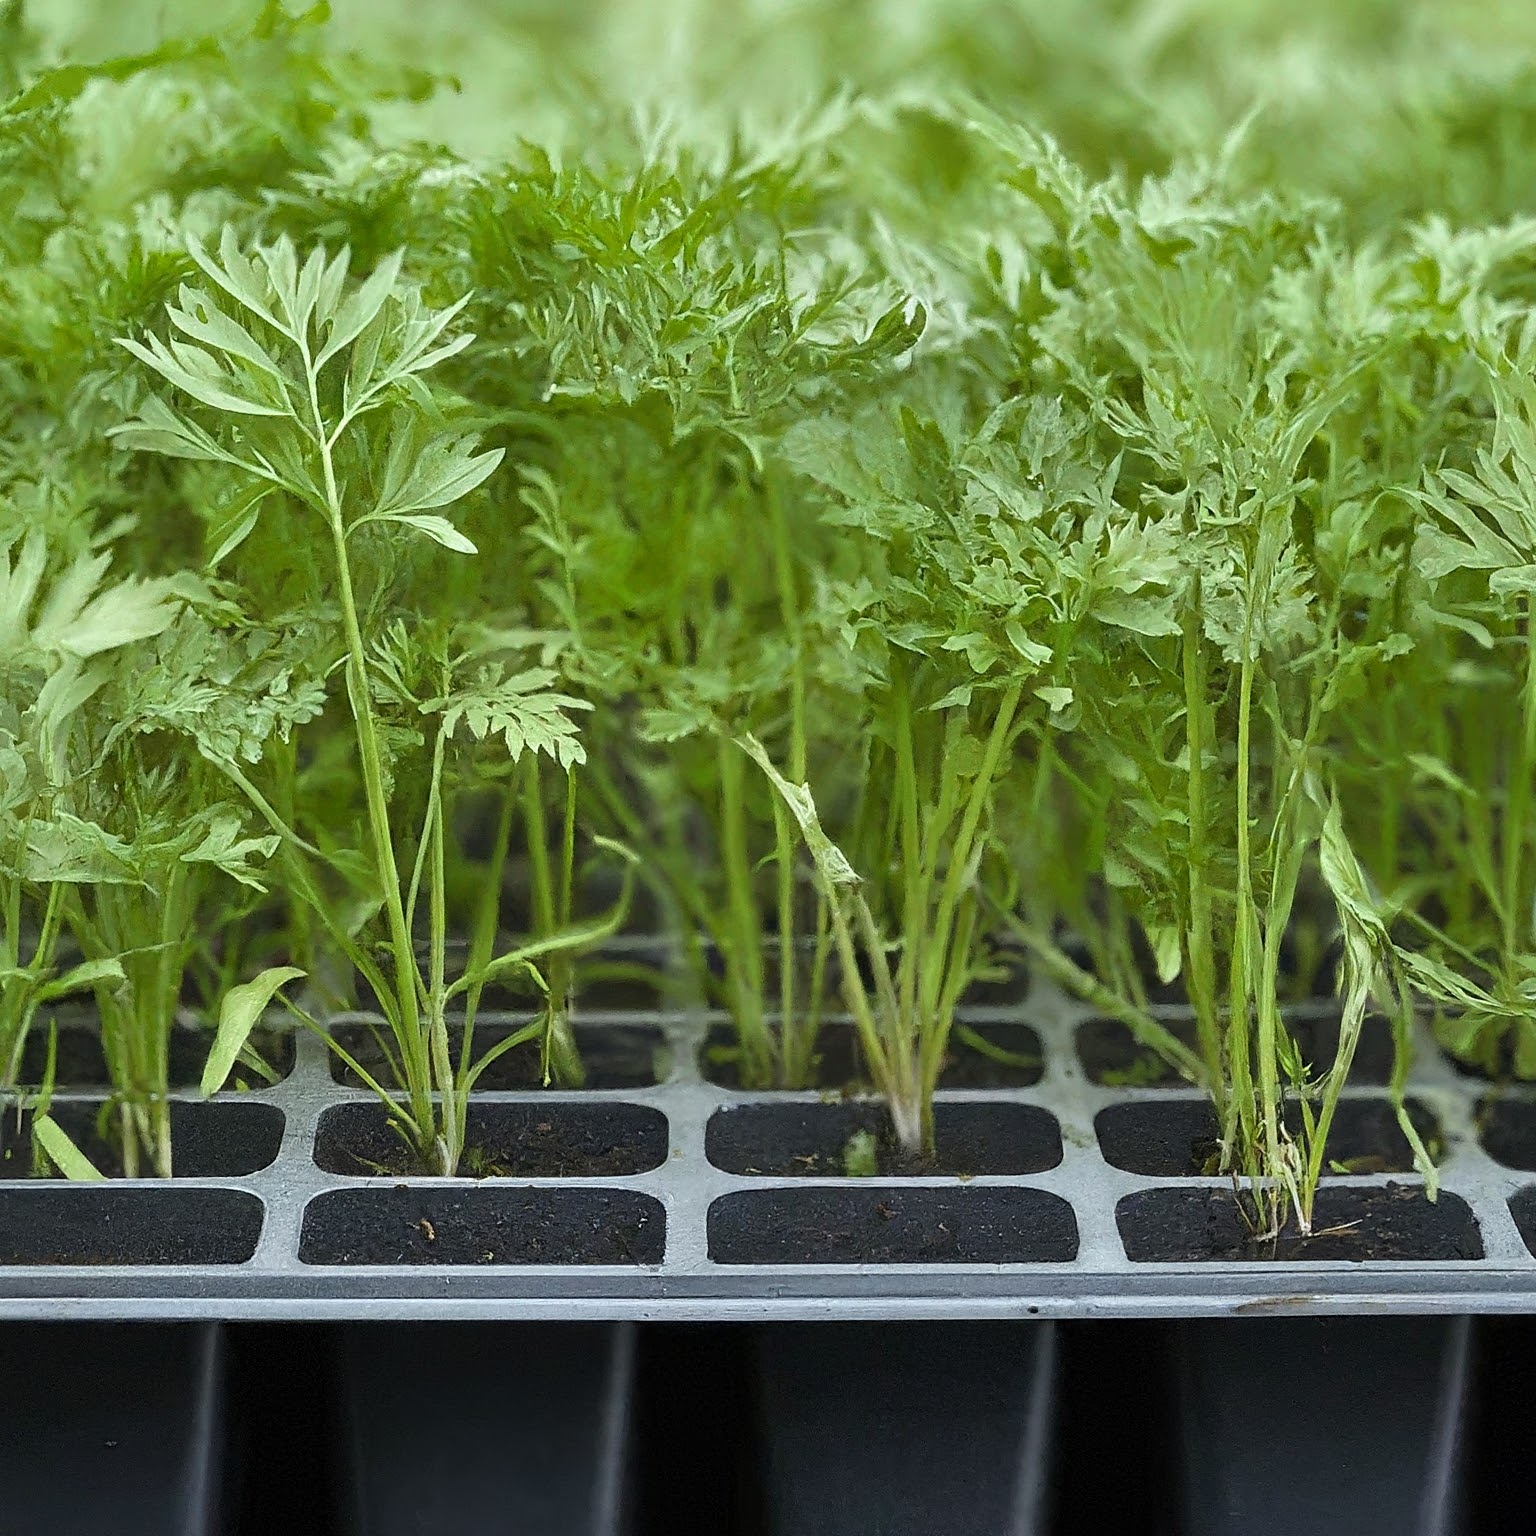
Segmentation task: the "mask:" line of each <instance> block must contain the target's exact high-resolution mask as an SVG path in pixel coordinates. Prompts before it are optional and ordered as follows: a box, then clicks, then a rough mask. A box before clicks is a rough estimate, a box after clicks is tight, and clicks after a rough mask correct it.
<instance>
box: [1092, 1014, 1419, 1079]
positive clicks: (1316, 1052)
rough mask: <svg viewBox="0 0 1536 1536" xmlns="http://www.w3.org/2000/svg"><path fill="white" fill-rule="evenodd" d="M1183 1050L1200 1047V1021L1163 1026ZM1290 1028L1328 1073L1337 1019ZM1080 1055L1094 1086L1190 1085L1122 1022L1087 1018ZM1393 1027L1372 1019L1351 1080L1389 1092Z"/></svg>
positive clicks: (1305, 1053) (1298, 1022)
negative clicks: (1197, 1039) (1382, 1088)
mask: <svg viewBox="0 0 1536 1536" xmlns="http://www.w3.org/2000/svg"><path fill="white" fill-rule="evenodd" d="M1159 1022H1160V1023H1162V1024H1163V1026H1164V1027H1165V1028H1166V1029H1167V1030H1168V1032H1169V1033H1170V1034H1171V1035H1173V1036H1174V1038H1175V1039H1177V1040H1179V1041H1181V1042H1182V1043H1183V1044H1184V1045H1187V1046H1189V1047H1190V1048H1191V1049H1192V1050H1193V1049H1194V1048H1195V1040H1196V1036H1195V1022H1194V1020H1193V1019H1192V1018H1188V1017H1182V1018H1181V1017H1174V1018H1169V1019H1162V1020H1160V1021H1159ZM1286 1028H1287V1029H1288V1030H1289V1031H1290V1033H1291V1038H1292V1039H1293V1040H1294V1041H1295V1042H1296V1045H1297V1047H1298V1048H1299V1049H1300V1051H1301V1054H1302V1057H1303V1058H1304V1059H1305V1060H1306V1061H1308V1062H1310V1063H1311V1064H1312V1066H1313V1068H1314V1069H1315V1070H1316V1071H1319V1072H1321V1071H1324V1070H1326V1069H1327V1068H1328V1067H1329V1066H1330V1065H1331V1064H1332V1062H1333V1058H1334V1056H1335V1054H1336V1053H1337V1052H1338V1048H1339V1021H1338V1018H1337V1016H1336V1015H1332V1016H1330V1015H1324V1016H1321V1017H1316V1018H1303V1019H1287V1020H1286ZM1077 1055H1078V1060H1079V1061H1081V1062H1082V1064H1083V1071H1084V1073H1085V1074H1086V1075H1087V1077H1088V1080H1089V1082H1092V1083H1102V1084H1104V1085H1106V1086H1109V1087H1115V1088H1120V1087H1127V1086H1129V1087H1143V1088H1164V1087H1166V1088H1183V1087H1187V1086H1188V1085H1187V1084H1186V1083H1185V1081H1184V1079H1183V1078H1181V1077H1180V1076H1179V1074H1178V1073H1177V1072H1176V1071H1175V1070H1174V1068H1172V1067H1171V1066H1169V1065H1168V1063H1167V1062H1165V1061H1164V1060H1163V1059H1162V1058H1161V1057H1160V1056H1159V1055H1158V1054H1157V1053H1156V1052H1155V1051H1153V1050H1150V1049H1149V1048H1148V1047H1146V1046H1144V1045H1141V1044H1139V1043H1138V1042H1137V1040H1136V1037H1135V1036H1134V1035H1133V1034H1132V1033H1131V1031H1130V1030H1129V1028H1127V1027H1126V1025H1124V1024H1122V1023H1120V1021H1119V1020H1118V1019H1088V1020H1087V1021H1086V1022H1084V1023H1082V1024H1079V1025H1078V1027H1077ZM1392 1056H1393V1046H1392V1026H1391V1024H1390V1022H1389V1021H1388V1020H1387V1019H1386V1018H1384V1017H1383V1016H1381V1015H1379V1014H1372V1015H1370V1017H1368V1018H1367V1019H1366V1020H1365V1023H1364V1024H1363V1025H1362V1026H1361V1030H1360V1039H1359V1041H1358V1043H1357V1044H1356V1046H1355V1059H1354V1061H1353V1062H1351V1063H1350V1070H1349V1080H1350V1082H1352V1083H1361V1084H1365V1085H1367V1086H1371V1087H1377V1086H1380V1087H1385V1086H1386V1085H1387V1084H1388V1083H1390V1082H1391V1081H1392Z"/></svg>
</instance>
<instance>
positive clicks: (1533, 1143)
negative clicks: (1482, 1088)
mask: <svg viewBox="0 0 1536 1536" xmlns="http://www.w3.org/2000/svg"><path fill="white" fill-rule="evenodd" d="M1477 1139H1478V1140H1479V1141H1480V1142H1481V1143H1482V1146H1483V1150H1484V1151H1485V1152H1486V1153H1487V1154H1488V1156H1489V1157H1491V1158H1493V1159H1494V1161H1495V1162H1499V1163H1503V1164H1504V1166H1505V1167H1506V1168H1520V1169H1536V1098H1532V1097H1530V1096H1529V1095H1527V1094H1524V1093H1522V1094H1519V1095H1514V1094H1511V1095H1509V1096H1508V1097H1505V1096H1503V1095H1497V1096H1493V1095H1490V1096H1489V1097H1487V1098H1485V1099H1484V1100H1483V1101H1482V1103H1480V1104H1479V1105H1478V1109H1477Z"/></svg>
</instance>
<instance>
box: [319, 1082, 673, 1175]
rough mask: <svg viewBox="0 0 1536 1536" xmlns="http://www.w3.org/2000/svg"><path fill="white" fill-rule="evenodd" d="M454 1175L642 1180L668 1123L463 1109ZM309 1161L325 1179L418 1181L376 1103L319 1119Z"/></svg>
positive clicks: (591, 1110) (622, 1112)
mask: <svg viewBox="0 0 1536 1536" xmlns="http://www.w3.org/2000/svg"><path fill="white" fill-rule="evenodd" d="M464 1140H465V1152H464V1156H463V1159H462V1160H461V1162H460V1164H459V1172H460V1173H461V1175H463V1176H465V1177H468V1178H480V1179H486V1178H515V1179H549V1178H593V1177H618V1176H622V1175H625V1174H632V1173H644V1172H646V1171H647V1170H648V1169H651V1168H657V1167H660V1166H661V1164H662V1163H664V1162H665V1161H666V1158H667V1118H666V1116H665V1115H663V1114H662V1113H661V1112H660V1110H656V1109H650V1108H647V1107H646V1106H644V1105H640V1104H612V1103H607V1102H601V1101H599V1102H592V1101H589V1102H587V1103H584V1104H583V1103H574V1104H573V1103H570V1102H563V1103H562V1102H560V1101H558V1100H553V1099H552V1100H549V1101H547V1102H542V1103H536V1104H475V1103H472V1104H471V1105H470V1106H469V1114H468V1119H467V1122H466V1126H465V1138H464ZM315 1162H316V1163H318V1164H319V1166H320V1167H322V1168H324V1169H325V1171H326V1172H327V1173H342V1174H354V1175H359V1176H365V1175H370V1174H400V1175H405V1176H408V1177H409V1176H421V1175H424V1174H430V1173H431V1172H433V1171H434V1170H431V1169H426V1168H423V1167H422V1166H421V1165H420V1163H419V1162H418V1161H417V1159H416V1157H415V1155H414V1154H413V1153H412V1151H411V1149H410V1148H409V1147H408V1146H407V1145H406V1144H405V1142H404V1141H403V1140H402V1139H401V1137H400V1135H399V1133H398V1132H397V1131H396V1130H395V1129H394V1128H393V1127H392V1126H391V1125H390V1124H389V1121H388V1119H387V1117H386V1116H385V1113H384V1107H383V1105H382V1104H377V1103H374V1104H343V1105H339V1106H337V1107H335V1108H333V1109H328V1110H326V1112H325V1113H324V1115H322V1116H321V1118H320V1128H319V1130H318V1132H317V1133H316V1136H315Z"/></svg>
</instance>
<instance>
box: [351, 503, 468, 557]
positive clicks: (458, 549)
mask: <svg viewBox="0 0 1536 1536" xmlns="http://www.w3.org/2000/svg"><path fill="white" fill-rule="evenodd" d="M365 523H397V524H399V525H400V526H401V527H403V528H409V529H411V530H412V531H413V532H415V533H424V534H426V536H427V537H428V538H429V539H431V540H432V542H433V543H434V544H441V545H442V546H443V548H444V549H451V550H452V551H453V552H454V553H455V554H456V555H477V554H479V553H480V551H479V550H478V549H476V548H475V546H474V544H473V543H471V542H470V540H469V539H467V538H465V536H464V535H463V534H462V533H460V532H459V530H458V529H457V528H455V527H454V526H453V524H452V523H450V522H449V521H448V519H447V518H446V517H434V516H432V515H430V514H421V513H408V512H374V513H372V514H370V515H369V516H368V517H362V518H359V519H358V520H357V522H355V523H354V524H353V525H352V526H353V527H354V528H361V527H362V526H363V525H364V524H365Z"/></svg>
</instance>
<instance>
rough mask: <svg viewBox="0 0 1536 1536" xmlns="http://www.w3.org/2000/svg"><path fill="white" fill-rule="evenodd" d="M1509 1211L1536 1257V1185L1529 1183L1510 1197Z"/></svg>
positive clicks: (1526, 1244) (1533, 1256) (1527, 1245)
mask: <svg viewBox="0 0 1536 1536" xmlns="http://www.w3.org/2000/svg"><path fill="white" fill-rule="evenodd" d="M1509 1213H1510V1215H1511V1216H1513V1217H1514V1218H1515V1225H1516V1226H1517V1227H1519V1229H1520V1236H1521V1237H1522V1238H1524V1239H1525V1246H1526V1247H1527V1248H1528V1249H1530V1251H1531V1257H1532V1258H1536V1185H1527V1186H1526V1187H1525V1188H1524V1189H1521V1190H1516V1191H1515V1193H1514V1194H1513V1195H1511V1196H1510V1197H1509Z"/></svg>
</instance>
